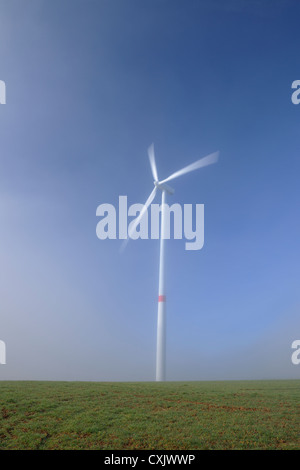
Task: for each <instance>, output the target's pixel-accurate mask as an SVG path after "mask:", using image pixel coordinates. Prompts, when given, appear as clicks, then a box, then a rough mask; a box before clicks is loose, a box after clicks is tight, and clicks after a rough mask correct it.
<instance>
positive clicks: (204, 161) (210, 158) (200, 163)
mask: <svg viewBox="0 0 300 470" xmlns="http://www.w3.org/2000/svg"><path fill="white" fill-rule="evenodd" d="M218 158H219V152H215V153H211V154H210V155H207V156H206V157H204V158H201V159H200V160H197V161H196V162H194V163H191V164H190V165H188V166H186V167H184V168H182V170H179V171H176V172H175V173H173V174H172V175H170V176H168V178H166V179H164V180H163V181H160V183H166V182H167V181H171V180H173V179H175V178H178V176H181V175H184V174H185V173H189V172H190V171H194V170H198V168H202V167H204V166H207V165H211V164H212V163H216V162H217V161H218Z"/></svg>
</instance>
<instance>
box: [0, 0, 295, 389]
mask: <svg viewBox="0 0 300 470" xmlns="http://www.w3.org/2000/svg"><path fill="white" fill-rule="evenodd" d="M299 10H300V7H299V6H297V7H295V6H294V4H292V2H286V4H285V6H284V7H283V6H282V3H281V2H273V3H272V9H271V8H270V7H269V4H268V2H265V4H263V3H262V2H249V1H242V2H241V1H237V0H236V1H226V2H221V1H219V0H213V1H206V0H203V1H193V0H192V1H191V2H189V4H188V5H187V4H186V2H185V3H184V2H183V1H181V0H175V1H166V2H164V3H162V2H158V1H156V0H153V1H150V0H146V1H145V2H143V5H141V4H140V3H139V2H138V1H136V0H129V1H128V2H126V5H124V3H122V2H121V1H119V0H113V1H111V2H108V1H105V0H101V1H93V0H91V1H90V2H88V4H86V2H84V1H83V0H74V1H71V0H63V1H57V0H54V1H51V2H50V1H48V0H32V1H31V2H26V4H24V2H22V1H21V0H11V1H10V2H9V3H8V2H4V1H0V56H1V70H0V80H4V81H5V84H6V92H7V97H6V104H5V105H0V137H1V152H0V340H2V341H4V342H5V344H6V364H5V365H3V364H0V380H82V381H84V380H91V381H152V380H154V378H155V353H156V351H155V349H156V321H157V294H158V263H159V242H158V240H136V241H130V243H129V244H128V246H127V247H126V250H125V251H124V253H120V247H121V240H99V239H98V238H97V236H96V225H97V222H98V221H99V218H98V217H96V209H97V207H98V205H99V204H102V203H109V204H113V205H114V206H115V207H116V208H118V198H119V196H120V195H127V196H128V201H129V204H134V203H144V202H145V201H146V199H147V197H148V195H149V194H150V191H151V190H152V188H153V181H152V180H153V178H152V175H151V170H150V165H149V161H148V156H147V148H148V146H149V145H150V144H151V143H152V142H154V145H155V155H156V163H157V168H158V173H159V177H160V178H166V177H167V176H168V175H169V174H172V173H174V172H176V171H177V170H179V169H180V168H183V167H185V166H186V165H189V164H190V163H192V162H193V161H195V160H197V159H198V158H201V157H204V156H205V155H208V154H210V153H211V152H214V151H217V150H219V151H220V158H219V161H218V163H216V164H214V165H211V166H210V167H207V168H203V169H200V170H197V171H195V172H194V173H191V174H188V175H184V176H182V177H181V178H178V179H177V180H174V188H175V194H174V196H172V197H171V196H170V197H169V199H168V201H167V202H168V203H169V204H171V203H180V204H181V205H183V204H194V205H195V204H204V206H205V224H204V231H205V236H204V239H205V242H204V246H203V248H202V249H201V250H199V251H187V250H185V240H172V239H171V240H168V241H167V243H166V285H167V380H250V379H297V378H299V377H300V365H294V364H293V363H292V361H291V356H292V353H293V349H292V348H291V345H292V342H293V341H294V340H297V339H298V340H299V339H300V315H299V310H300V295H299V278H300V268H299V266H300V265H299V240H300V223H299V217H298V212H299V199H300V189H299V170H300V160H299V123H300V106H295V105H294V104H293V103H292V102H291V94H292V90H291V84H292V82H293V81H294V80H296V79H300V77H299V75H297V74H298V73H299V67H298V65H297V61H296V60H295V57H297V54H298V51H297V44H298V41H297V39H300V38H299V35H300V33H299V28H298V24H297V20H296V17H297V15H296V14H295V12H299ZM155 202H156V203H158V202H159V199H156V200H155Z"/></svg>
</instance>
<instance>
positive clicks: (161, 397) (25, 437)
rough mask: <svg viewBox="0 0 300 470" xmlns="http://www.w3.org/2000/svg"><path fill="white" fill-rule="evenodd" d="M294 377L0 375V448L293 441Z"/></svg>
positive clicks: (299, 392) (256, 445)
mask: <svg viewBox="0 0 300 470" xmlns="http://www.w3.org/2000/svg"><path fill="white" fill-rule="evenodd" d="M299 403H300V380H290V381H288V380H287V381H286V380H282V381H243V382H235V381H232V382H229V381H228V382H165V383H153V382H144V383H143V382H138V383H107V382H103V383H101V382H100V383H96V382H5V381H4V382H0V449H1V450H4V449H106V450H108V449H112V450H120V449H126V450H129V449H148V450H149V449H150V450H151V449H156V450H158V449H159V450H163V449H169V450H173V449H176V450H186V449H187V450H196V449H300V409H299Z"/></svg>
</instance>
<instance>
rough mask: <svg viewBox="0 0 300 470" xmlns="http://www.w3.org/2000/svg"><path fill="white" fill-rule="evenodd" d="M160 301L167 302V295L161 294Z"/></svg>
mask: <svg viewBox="0 0 300 470" xmlns="http://www.w3.org/2000/svg"><path fill="white" fill-rule="evenodd" d="M158 301H159V302H165V301H166V296H165V295H159V296H158Z"/></svg>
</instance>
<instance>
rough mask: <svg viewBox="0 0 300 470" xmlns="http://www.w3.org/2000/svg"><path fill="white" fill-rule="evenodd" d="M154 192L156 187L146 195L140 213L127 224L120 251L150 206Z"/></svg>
mask: <svg viewBox="0 0 300 470" xmlns="http://www.w3.org/2000/svg"><path fill="white" fill-rule="evenodd" d="M155 194H156V187H155V188H154V189H153V191H152V192H151V194H150V196H149V197H148V199H147V201H146V202H145V204H144V207H143V209H142V210H141V212H140V215H138V216H137V218H136V219H135V220H134V221H133V222H132V223H131V224H130V225H129V229H128V237H127V239H126V240H124V242H123V243H122V246H121V251H123V250H124V248H125V247H126V245H127V243H128V241H129V238H131V235H132V234H133V232H134V230H135V229H136V227H137V226H138V224H139V223H140V221H141V219H142V217H143V216H144V214H145V212H146V211H147V209H148V207H149V206H150V204H151V202H152V201H153V199H154V198H155Z"/></svg>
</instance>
